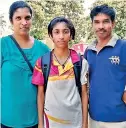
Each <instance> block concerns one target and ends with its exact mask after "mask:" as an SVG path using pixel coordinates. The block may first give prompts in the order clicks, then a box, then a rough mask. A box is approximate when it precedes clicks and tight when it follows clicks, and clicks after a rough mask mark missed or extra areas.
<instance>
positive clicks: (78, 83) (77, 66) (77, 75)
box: [74, 55, 82, 97]
mask: <svg viewBox="0 0 126 128" xmlns="http://www.w3.org/2000/svg"><path fill="white" fill-rule="evenodd" d="M79 57H80V61H78V62H76V63H74V74H75V81H76V86H77V88H78V92H79V94H80V97H81V92H82V85H81V81H80V77H81V69H82V56H81V55H80V56H79Z"/></svg>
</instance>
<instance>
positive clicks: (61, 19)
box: [48, 17, 75, 40]
mask: <svg viewBox="0 0 126 128" xmlns="http://www.w3.org/2000/svg"><path fill="white" fill-rule="evenodd" d="M61 22H64V23H65V24H66V25H67V27H68V28H69V29H70V35H71V36H72V39H73V40H74V38H75V28H74V25H73V23H72V22H71V21H70V20H68V19H66V18H65V17H56V18H54V19H53V20H51V22H50V23H49V25H48V35H51V36H52V30H53V28H54V26H55V25H56V24H57V23H61Z"/></svg>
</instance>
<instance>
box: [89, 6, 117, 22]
mask: <svg viewBox="0 0 126 128" xmlns="http://www.w3.org/2000/svg"><path fill="white" fill-rule="evenodd" d="M100 13H101V14H106V15H108V16H109V17H110V19H111V21H112V22H113V21H115V17H116V13H115V9H114V8H113V7H110V6H108V5H107V4H103V5H100V6H96V7H94V8H93V9H92V10H91V13H90V17H91V20H92V21H93V19H94V17H95V16H97V15H98V14H100Z"/></svg>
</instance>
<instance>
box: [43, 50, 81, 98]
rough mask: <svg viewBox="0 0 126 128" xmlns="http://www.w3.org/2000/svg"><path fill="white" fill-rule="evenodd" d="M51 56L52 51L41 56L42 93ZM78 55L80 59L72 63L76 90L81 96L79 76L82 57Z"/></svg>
mask: <svg viewBox="0 0 126 128" xmlns="http://www.w3.org/2000/svg"><path fill="white" fill-rule="evenodd" d="M78 56H79V55H78ZM51 57H52V51H50V52H48V53H46V54H45V55H44V56H42V57H41V68H42V72H43V76H44V93H46V88H47V82H48V76H49V72H50V67H51ZM79 57H80V61H78V62H76V63H74V64H73V65H74V74H75V81H76V86H77V88H78V92H79V94H80V97H81V91H82V87H81V82H80V76H81V68H82V57H81V56H79Z"/></svg>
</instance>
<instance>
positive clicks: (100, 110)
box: [85, 40, 126, 122]
mask: <svg viewBox="0 0 126 128" xmlns="http://www.w3.org/2000/svg"><path fill="white" fill-rule="evenodd" d="M114 43H115V44H114ZM95 49H96V48H95V47H92V48H91V47H90V48H88V49H87V51H86V52H85V57H86V59H87V61H88V63H89V83H90V88H89V114H90V117H91V118H92V119H93V120H96V121H102V122H122V121H126V104H125V103H124V102H123V100H122V96H123V93H124V90H125V86H126V41H125V40H117V41H114V42H113V43H111V45H110V44H109V43H108V44H107V45H106V46H105V47H104V48H103V49H101V50H100V51H99V52H97V51H96V50H95Z"/></svg>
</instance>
